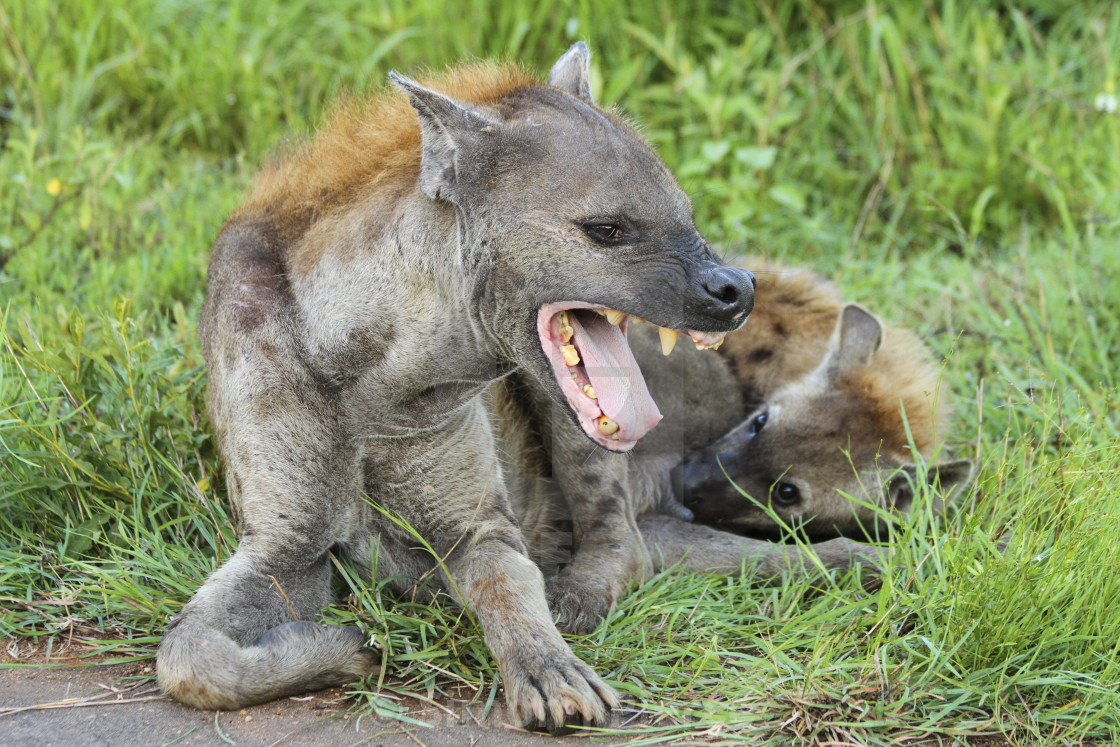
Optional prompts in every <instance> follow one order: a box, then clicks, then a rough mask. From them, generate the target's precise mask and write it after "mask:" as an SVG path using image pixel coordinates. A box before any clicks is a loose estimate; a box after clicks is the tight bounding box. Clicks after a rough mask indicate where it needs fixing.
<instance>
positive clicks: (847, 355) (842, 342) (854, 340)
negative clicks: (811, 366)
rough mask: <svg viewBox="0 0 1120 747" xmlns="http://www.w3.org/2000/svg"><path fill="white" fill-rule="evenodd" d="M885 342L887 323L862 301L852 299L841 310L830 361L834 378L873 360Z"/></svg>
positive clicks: (830, 375)
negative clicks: (862, 304) (854, 301)
mask: <svg viewBox="0 0 1120 747" xmlns="http://www.w3.org/2000/svg"><path fill="white" fill-rule="evenodd" d="M882 344H883V323H882V322H881V321H879V317H877V316H875V315H874V314H872V313H871V312H870V311H868V310H867V309H865V308H863V307H862V306H860V305H859V304H854V303H850V304H847V305H845V306H844V308H843V309H842V310H841V311H840V319H839V320H838V321H837V322H836V333H835V335H834V337H833V351H832V355H831V358H830V360H829V365H828V374H829V378H830V379H834V378H836V377H837V376H839V375H841V374H843V373H845V372H847V371H853V370H855V369H857V368H863V367H864V366H866V365H867V364H869V363H870V362H871V356H873V355H875V351H876V350H878V349H879V346H880V345H882Z"/></svg>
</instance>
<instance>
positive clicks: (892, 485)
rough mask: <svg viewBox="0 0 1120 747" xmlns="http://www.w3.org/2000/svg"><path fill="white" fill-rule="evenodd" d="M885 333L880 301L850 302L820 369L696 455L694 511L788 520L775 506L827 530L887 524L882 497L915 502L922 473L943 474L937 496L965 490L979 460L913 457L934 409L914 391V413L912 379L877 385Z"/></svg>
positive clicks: (760, 523)
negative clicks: (912, 444) (917, 435)
mask: <svg viewBox="0 0 1120 747" xmlns="http://www.w3.org/2000/svg"><path fill="white" fill-rule="evenodd" d="M883 334H884V331H883V327H882V324H881V323H880V321H879V320H878V319H877V318H876V317H875V316H874V315H872V314H871V313H870V312H868V311H866V310H864V309H863V308H861V307H859V306H856V305H854V304H849V305H847V306H845V307H844V309H843V310H842V311H841V314H840V319H839V320H838V322H837V331H836V333H835V334H834V336H833V342H832V344H831V348H830V351H829V353H828V354H827V355H826V356H825V358H824V360H823V361H822V363H821V364H820V366H818V368H817V369H816V370H814V371H813V372H812V373H811V374H809V375H808V376H805V377H804V378H802V379H800V380H798V381H795V382H792V383H790V384H789V385H787V386H785V387H784V388H782V389H780V390H778V391H776V392H775V393H774V394H773V395H771V396H769V397H767V399H766V401H765V402H763V404H762V405H761V406H760V407H759V408H757V409H756V410H755V411H754V412H753V413H752V414H751V415H750V416H749V417H748V418H747V419H746V420H745V421H744V422H743V423H742V424H741V425H739V426H738V427H736V428H735V429H734V430H732V431H731V432H730V433H728V434H727V435H726V436H724V437H723V438H721V439H720V440H719V441H717V442H715V443H714V444H712V445H711V446H708V447H706V448H704V449H700V450H698V451H696V452H693V453H692V454H690V455H689V456H688V457H686V459H685V461H684V463H683V464H682V465H681V466H680V467H679V468H678V469H677V470H676V471H675V473H674V481H675V483H676V487H677V489H678V490H679V491H680V492H681V494H682V495H681V497H682V499H683V501H684V504H685V505H686V506H687V507H688V508H690V509H691V510H692V511H693V512H694V514H695V515H696V520H697V521H700V522H703V523H706V524H714V525H718V526H723V527H726V528H728V529H732V530H735V531H738V532H741V533H745V534H751V535H756V536H768V537H773V536H775V535H777V534H779V533H780V531H781V530H780V527H779V526H778V525H777V524H776V523H775V522H774V520H773V518H772V517H771V516H770V515H769V513H768V510H767V509H770V510H772V511H773V512H774V513H775V514H776V515H777V516H778V517H779V518H781V519H782V520H783V522H784V523H786V524H787V525H789V526H799V527H801V529H802V531H803V532H804V533H805V534H806V535H807V536H808V537H809V538H811V539H813V540H814V541H819V540H823V539H829V538H833V537H837V536H849V537H861V536H867V535H875V534H877V533H879V532H881V531H884V530H885V529H886V526H884V524H885V522H882V518H881V517H882V516H883V512H882V511H879V510H876V509H875V508H872V506H876V507H878V508H880V509H886V510H887V512H888V514H889V513H895V514H898V515H904V514H906V513H907V512H908V511H909V510H910V508H911V505H912V503H913V499H914V496H915V489H916V481H917V480H919V479H925V480H928V481H929V483H930V484H931V485H938V484H939V486H940V491H939V492H938V491H934V493H933V495H935V496H940V497H943V498H944V500H951V499H952V498H954V497H956V495H957V494H959V493H960V492H961V490H963V488H965V487H966V486H967V485H968V483H969V482H970V480H971V479H972V463H971V462H970V461H968V460H957V461H946V462H939V463H935V464H929V465H928V466H927V468H926V469H925V470H924V471H923V470H920V469H919V468H918V466H917V465H915V464H914V463H913V462H912V461H910V460H909V459H908V454H909V448H908V441H909V439H910V438H912V437H913V432H916V431H921V430H932V427H931V425H927V424H925V423H923V422H920V419H921V418H927V419H928V418H930V417H932V414H931V412H930V409H929V407H928V406H925V407H922V406H920V405H917V404H915V403H914V402H913V401H911V402H910V403H909V404H910V407H908V408H906V409H907V419H906V420H904V419H903V412H902V411H903V409H904V407H906V404H907V403H906V402H905V398H904V397H902V396H900V395H899V392H900V391H901V390H902V389H904V388H905V385H906V382H893V383H892V382H887V386H886V387H885V388H884V387H883V386H882V382H881V381H880V383H879V386H876V385H875V383H874V379H873V378H872V376H871V374H874V373H875V372H874V371H873V370H871V369H872V368H873V367H874V366H875V365H876V362H875V360H874V357H875V353H876V351H877V350H878V349H879V347H880V345H881V343H882V340H883ZM920 365H921V364H920V363H917V362H912V363H911V364H910V367H911V368H914V367H917V366H920ZM908 430H911V435H909V436H908V435H907V432H908ZM929 443H930V444H932V439H930V441H929ZM732 483H734V484H732ZM736 486H737V487H736ZM938 500H940V498H938ZM940 508H942V506H940V505H938V506H934V509H935V510H937V509H940Z"/></svg>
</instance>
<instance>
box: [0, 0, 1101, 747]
mask: <svg viewBox="0 0 1120 747" xmlns="http://www.w3.org/2000/svg"><path fill="white" fill-rule="evenodd" d="M515 5H516V7H515ZM522 5H523V6H524V7H522ZM522 5H517V4H511V3H496V2H491V1H490V0H472V2H468V3H462V4H459V5H457V6H456V7H455V10H454V11H451V10H449V6H445V5H441V4H436V3H432V4H423V3H405V2H395V1H394V0H385V1H384V2H373V3H370V2H354V1H353V0H340V1H339V2H336V3H333V4H332V6H331V7H330V8H329V9H321V8H315V7H312V6H311V4H309V3H298V2H297V3H288V4H284V5H283V6H281V5H268V4H265V3H247V2H232V3H226V4H224V5H221V6H218V5H213V4H208V3H201V2H190V1H188V0H170V1H169V2H160V3H155V2H150V3H123V2H119V0H110V2H107V3H101V4H91V3H54V4H44V3H41V2H33V1H31V0H12V1H11V2H6V3H4V5H3V6H2V7H0V143H2V144H3V145H2V148H0V206H2V209H0V314H2V317H3V323H2V325H0V332H2V334H3V338H2V340H0V636H13V637H22V638H27V637H31V638H33V639H37V640H38V641H39V642H40V643H42V644H43V645H44V646H45V645H47V644H48V643H50V645H57V644H59V643H60V642H61V641H63V640H68V639H70V638H71V637H73V638H75V639H77V640H106V641H125V643H123V644H121V643H114V644H112V646H113V647H114V650H118V651H120V652H122V653H131V654H136V653H137V652H138V653H139V654H140V655H150V654H151V652H152V650H153V644H154V641H155V640H156V637H157V636H158V633H159V631H160V629H161V628H162V626H163V625H164V624H165V622H166V620H167V618H168V616H169V615H171V614H173V613H174V612H175V611H176V610H177V609H179V608H180V606H181V605H182V604H183V603H184V602H185V601H186V600H187V599H188V598H189V597H190V595H191V593H192V592H193V591H194V589H196V588H197V586H198V584H199V583H200V581H201V580H202V579H203V578H204V577H205V576H206V574H207V573H209V572H210V571H211V570H212V569H213V568H215V567H216V566H217V565H218V564H219V563H220V562H221V561H222V560H223V559H224V558H226V557H228V556H229V554H230V552H232V550H233V548H234V547H236V537H235V536H234V534H233V532H232V530H231V528H230V527H231V521H230V517H229V510H228V506H227V504H226V500H225V494H224V489H223V487H222V480H221V475H220V468H219V466H218V464H217V460H216V457H215V449H214V444H213V442H212V438H211V436H210V434H209V429H208V425H207V423H206V421H205V417H204V416H203V414H202V413H203V410H204V407H203V404H204V396H205V369H204V367H203V365H202V360H201V355H200V351H199V347H198V343H197V340H196V324H197V316H198V309H199V307H200V304H201V300H202V294H203V288H204V283H205V267H206V259H207V253H208V248H209V245H210V243H211V242H212V240H213V237H214V235H215V234H216V232H217V229H218V228H219V226H220V224H221V221H222V219H223V217H224V216H225V215H226V214H228V213H229V212H230V211H231V210H232V209H233V208H234V207H235V206H236V205H237V203H238V201H239V199H240V195H241V194H242V193H243V191H244V189H245V188H246V187H247V185H248V184H249V183H250V181H251V179H252V175H253V174H254V172H255V171H256V169H257V168H258V167H259V165H260V164H261V163H262V162H263V161H264V160H265V159H266V158H267V156H268V153H269V152H270V151H271V150H273V149H274V148H276V147H278V146H279V145H281V144H282V143H283V142H284V141H285V139H290V138H292V137H299V136H301V135H302V134H304V133H306V132H307V131H309V130H310V129H311V128H313V127H314V124H315V122H317V121H318V120H319V119H320V117H321V116H322V115H323V113H324V111H326V110H327V108H328V107H329V102H330V100H331V98H332V97H333V96H334V95H335V94H336V93H337V92H338V91H340V90H342V89H352V90H358V91H361V90H363V89H365V88H366V87H368V86H371V85H380V83H381V81H383V80H384V79H385V75H386V73H387V71H388V70H389V69H391V68H397V69H401V70H404V71H409V70H415V69H416V68H417V67H418V66H421V65H426V66H430V67H440V66H442V65H445V64H448V63H450V62H452V61H454V60H457V59H460V58H463V57H467V56H482V57H516V58H519V59H522V60H524V61H525V62H526V64H527V65H529V66H530V67H532V68H533V69H536V70H540V71H542V72H543V71H544V70H545V69H547V66H548V65H549V64H551V62H552V61H553V60H554V59H555V58H556V57H557V56H558V54H559V53H561V52H562V51H563V50H564V49H565V48H566V47H567V45H568V44H570V43H571V42H572V41H574V40H575V39H584V40H586V41H588V42H589V44H590V45H591V47H592V51H593V53H594V70H593V73H594V83H595V90H596V91H597V94H598V96H599V98H600V100H602V101H607V102H617V103H618V104H619V106H621V107H622V108H623V109H624V110H625V111H627V112H628V113H630V114H631V115H633V116H634V117H635V118H636V119H637V120H638V121H639V122H641V123H642V126H643V129H644V131H645V133H646V135H647V136H648V137H649V139H650V140H651V141H652V142H653V143H654V144H655V145H656V146H657V148H658V150H659V151H660V152H661V154H662V155H663V157H664V158H665V160H666V161H667V162H668V164H669V166H670V167H671V168H672V169H673V170H674V171H675V172H676V173H677V174H678V175H679V177H680V179H681V182H682V184H683V185H685V187H686V189H688V190H689V191H690V192H691V193H692V194H693V196H694V200H695V202H696V207H697V221H698V223H699V225H700V226H701V228H702V230H703V231H704V232H705V233H706V234H707V235H709V236H710V237H711V238H713V239H714V240H715V241H717V242H718V243H720V244H721V245H722V246H724V247H725V248H726V249H727V250H728V251H729V252H735V251H739V250H741V249H743V248H744V247H745V248H749V249H750V250H751V251H753V252H756V253H766V254H769V255H771V256H774V257H776V258H778V259H781V260H782V261H785V262H791V263H806V264H810V265H812V266H813V267H815V268H817V269H819V270H821V271H823V272H826V273H829V274H831V275H833V276H835V277H836V279H837V281H838V282H839V283H840V285H841V287H842V288H843V289H844V291H845V294H846V295H847V296H848V297H849V298H851V299H852V300H857V301H861V302H864V303H866V304H867V305H869V306H870V307H871V308H872V309H874V310H875V311H877V312H879V313H880V314H882V315H883V316H885V317H887V318H889V319H891V320H892V321H897V322H901V323H904V324H907V325H910V326H912V327H913V328H915V329H916V330H918V331H919V332H920V333H921V334H922V335H923V337H925V339H926V340H927V341H928V342H929V343H930V345H931V346H932V347H933V348H934V349H935V350H936V351H937V352H938V353H939V354H941V355H943V356H944V357H945V374H944V384H943V385H944V386H947V387H949V388H950V389H952V390H953V392H954V393H955V394H956V395H957V398H958V400H959V408H958V409H959V418H958V421H957V422H958V425H957V428H956V429H955V431H954V433H953V434H951V435H952V437H951V439H950V445H951V447H952V448H953V450H954V451H955V452H956V453H957V454H960V455H973V456H976V457H977V458H978V460H979V462H980V464H981V469H980V474H979V478H978V480H977V484H976V488H975V490H974V491H972V492H971V493H970V494H968V495H966V496H964V497H963V498H962V499H961V505H960V506H958V510H957V511H955V512H954V513H953V514H952V515H951V516H949V517H948V518H947V519H946V520H944V521H930V520H929V519H928V517H923V516H921V515H919V516H917V517H916V518H915V520H914V521H913V522H912V523H911V525H910V526H908V527H907V528H906V531H905V532H904V533H903V536H902V537H900V538H899V540H898V542H897V546H896V549H895V556H894V558H893V560H892V564H891V567H890V569H889V570H888V572H887V573H886V574H885V576H884V577H883V579H882V583H881V584H880V585H878V586H876V585H875V584H874V583H872V582H871V580H870V579H869V578H868V574H867V573H866V572H865V573H863V574H861V573H860V572H858V571H857V572H856V573H853V574H850V575H844V576H837V577H831V578H830V577H824V578H819V579H816V580H814V581H812V582H792V581H787V582H785V583H784V584H782V585H781V586H777V587H772V588H763V589H760V588H755V587H754V586H752V585H751V584H750V583H749V578H748V579H743V578H740V577H735V576H732V577H708V576H690V575H673V574H665V575H662V576H659V577H658V578H656V579H654V580H653V581H651V582H650V583H648V584H646V585H645V586H643V587H642V588H641V590H640V591H638V592H636V593H635V594H632V595H631V596H630V597H629V598H627V599H626V600H625V601H624V602H623V604H622V605H621V606H620V608H619V609H618V610H617V611H616V612H615V613H614V614H613V615H612V617H611V620H610V621H609V623H608V624H607V625H604V626H602V627H601V628H600V629H599V630H597V631H596V632H595V633H594V634H592V635H590V636H587V637H583V638H572V639H571V640H572V643H573V646H574V648H575V649H576V651H577V653H578V654H579V655H580V656H582V657H583V658H585V659H586V660H587V661H589V662H591V663H592V664H593V665H594V666H595V667H596V669H597V670H598V671H600V672H602V673H604V674H605V675H607V676H608V677H609V678H610V680H611V681H612V682H613V683H614V684H615V685H616V687H618V689H619V690H620V691H622V692H623V693H625V694H626V695H627V696H628V697H629V698H630V699H632V700H633V701H635V702H636V703H638V704H640V706H641V707H643V708H645V709H646V710H647V711H648V712H650V713H651V714H654V715H653V716H652V717H651V719H650V720H649V725H648V726H646V727H644V730H643V731H641V732H640V734H638V735H637V736H640V737H642V738H644V739H649V740H658V739H695V738H700V737H701V736H704V735H707V736H712V737H719V738H729V739H740V738H741V739H745V740H750V741H752V742H756V743H760V744H761V743H773V744H787V743H790V742H795V743H798V742H801V743H821V742H828V741H833V742H845V741H846V742H855V743H870V744H891V743H896V742H897V740H899V739H903V738H914V739H917V738H924V739H933V740H940V741H943V742H950V743H951V742H954V741H956V742H960V743H964V742H965V741H966V740H967V739H968V738H969V737H971V736H981V735H986V736H1002V737H1005V738H1007V739H1009V740H1011V741H1012V742H1014V743H1016V744H1050V743H1059V742H1061V741H1062V740H1066V741H1068V742H1070V743H1073V742H1077V741H1079V740H1085V739H1089V740H1094V739H1095V740H1102V741H1115V740H1118V739H1120V703H1118V702H1117V700H1118V698H1120V695H1118V693H1120V651H1118V650H1117V647H1118V645H1120V644H1118V643H1117V641H1120V581H1117V580H1116V579H1118V578H1120V542H1117V535H1118V532H1120V488H1118V487H1117V480H1116V477H1117V475H1118V474H1120V373H1118V370H1120V238H1118V234H1120V232H1118V230H1117V229H1118V228H1120V158H1117V156H1116V154H1117V153H1120V116H1117V115H1115V114H1109V113H1107V112H1104V111H1098V110H1097V108H1096V107H1095V105H1094V102H1095V101H1096V99H1097V97H1098V94H1102V93H1104V94H1112V95H1117V94H1120V90H1118V89H1120V59H1117V57H1118V55H1120V53H1118V52H1117V50H1120V12H1117V10H1116V9H1115V7H1113V6H1112V5H1110V4H1105V3H1101V4H1099V5H1093V4H1090V5H1088V6H1085V5H1077V6H1073V5H1072V4H1071V5H1070V7H1069V8H1065V9H1063V8H1061V7H1060V5H1059V4H1050V3H1041V2H1023V3H1017V4H1016V3H961V2H948V1H947V2H936V1H935V0H928V1H927V2H916V1H910V2H899V3H889V4H888V3H882V4H877V3H858V2H837V3H830V4H825V5H823V6H822V5H818V4H816V3H813V2H809V1H808V0H802V1H796V2H788V3H780V4H779V3H775V4H770V3H760V4H757V5H756V4H745V3H724V2H709V3H693V4H690V5H689V6H688V7H687V8H683V9H682V8H679V7H677V6H679V5H682V4H680V3H669V2H657V1H656V0H639V1H638V2H634V3H621V2H615V1H613V0H599V1H598V2H595V3H589V2H581V1H576V0H569V1H567V2H564V1H562V0H551V1H547V0H546V2H542V3H538V4H536V5H533V6H530V5H524V4H522ZM748 5H749V7H742V6H748ZM54 180H57V181H54ZM1009 528H1010V529H1011V531H1012V534H1011V541H1010V545H1009V547H1008V549H1007V551H1006V552H1005V553H1003V554H999V553H996V552H994V551H993V549H992V547H993V540H994V539H995V538H998V537H1000V536H1001V535H1002V534H1003V533H1004V531H1006V530H1007V529H1009ZM342 570H346V569H342ZM343 587H344V588H343V589H342V601H341V603H340V604H339V605H338V606H336V607H334V608H332V609H330V610H328V611H327V613H326V618H327V619H329V620H331V621H334V622H342V623H355V622H358V623H360V624H362V625H364V626H366V628H367V629H368V630H369V631H371V632H372V633H373V634H374V636H375V639H376V641H377V642H378V644H379V645H380V646H381V647H382V650H383V651H384V658H385V663H386V665H387V666H386V667H385V669H384V671H383V674H382V677H381V678H380V679H379V680H378V681H375V682H369V683H365V686H364V687H362V688H360V689H361V692H363V693H364V695H361V696H359V697H358V704H359V707H361V708H369V709H372V710H374V711H376V712H379V713H382V714H388V715H396V716H398V717H399V716H400V715H401V714H400V708H399V706H397V705H395V704H394V702H393V701H392V700H391V699H389V698H387V697H386V694H392V693H399V692H408V693H413V694H419V695H422V696H424V697H437V696H439V695H440V694H441V693H452V692H455V693H458V694H460V695H462V694H463V693H464V692H465V693H468V694H471V697H474V698H475V699H476V700H477V701H478V708H477V709H473V708H472V709H473V711H474V712H475V713H476V715H478V714H479V713H480V712H481V711H482V710H485V709H486V708H487V704H489V707H490V708H491V709H494V708H500V707H501V698H500V696H497V695H496V693H497V690H496V689H495V677H496V672H495V669H494V664H493V660H492V658H491V657H490V654H489V652H488V651H487V649H486V648H485V646H484V644H483V642H482V638H481V635H480V633H479V630H478V628H477V626H476V624H475V623H474V622H473V620H472V619H471V618H470V616H469V615H466V614H464V613H462V612H461V611H460V610H458V609H456V608H454V607H452V606H448V605H433V606H421V605H415V604H411V603H408V602H406V601H402V600H399V599H394V598H392V597H391V596H390V595H388V594H383V593H382V590H381V589H378V588H367V587H366V586H364V585H363V584H361V582H359V581H357V580H354V579H353V578H349V582H348V583H344V584H343ZM347 594H348V596H347Z"/></svg>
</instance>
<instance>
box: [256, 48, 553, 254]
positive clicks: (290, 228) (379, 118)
mask: <svg viewBox="0 0 1120 747" xmlns="http://www.w3.org/2000/svg"><path fill="white" fill-rule="evenodd" d="M420 82H421V83H423V84H424V85H425V86H428V87H430V88H433V89H435V90H438V91H441V92H443V93H446V94H448V95H450V96H453V97H455V98H456V99H458V100H459V101H463V102H466V103H470V104H477V105H488V104H492V103H494V102H496V101H497V100H498V99H500V98H501V97H503V96H505V95H506V94H508V93H510V92H511V91H514V90H516V89H518V88H522V87H525V86H530V85H534V84H536V83H537V81H536V80H535V79H534V78H533V77H532V76H530V75H529V74H528V73H526V72H524V71H523V70H522V69H521V68H520V67H518V66H516V65H508V64H507V65H499V64H494V63H487V62H479V63H474V64H469V65H462V66H458V67H454V68H450V69H448V70H447V71H446V72H444V73H443V74H440V75H430V76H425V77H423V78H421V79H420ZM419 170H420V125H419V122H418V120H417V118H416V111H415V110H414V109H413V108H412V106H411V105H410V104H409V101H408V97H407V96H405V95H404V94H403V93H401V92H400V91H398V90H397V89H396V88H393V87H391V86H385V87H382V88H381V89H380V90H379V91H377V92H376V93H374V94H373V95H372V96H370V97H369V98H366V99H358V98H356V97H354V96H346V97H343V98H342V99H341V100H340V101H339V102H338V103H337V104H336V105H335V107H334V110H333V112H332V113H331V114H330V116H329V117H328V118H327V119H326V121H325V122H324V123H323V125H322V126H321V127H320V129H319V131H318V132H317V133H316V134H315V136H314V137H313V138H311V139H310V140H309V141H306V142H304V143H303V144H302V145H299V146H297V147H296V148H295V149H294V150H292V151H291V152H289V153H287V154H284V155H282V156H281V157H279V158H278V159H277V160H276V161H275V162H274V163H273V164H271V165H270V166H268V167H266V168H265V169H264V170H263V171H262V173H261V175H260V177H259V178H258V179H257V182H256V184H255V185H254V187H253V190H252V192H251V193H250V196H249V199H248V200H247V201H246V203H245V205H244V206H243V207H242V209H241V210H240V211H239V214H240V215H242V216H246V214H250V215H262V214H267V215H269V216H270V217H271V218H272V219H273V220H275V221H278V222H280V223H281V224H282V225H278V226H276V228H277V229H279V231H280V233H281V234H282V235H284V236H286V237H287V238H289V239H290V238H293V237H295V236H297V235H299V234H300V233H302V230H306V228H307V226H309V225H310V224H311V223H313V222H314V221H315V220H317V219H318V218H319V217H321V216H322V215H324V214H326V213H328V212H330V211H331V210H332V209H333V208H335V207H337V206H340V205H347V204H350V203H351V202H353V201H354V199H355V198H356V197H357V195H359V194H360V193H361V192H364V191H366V190H368V189H371V188H373V187H375V186H376V185H381V186H383V187H388V186H389V185H390V184H393V183H399V182H400V181H401V179H402V177H408V178H410V179H413V178H415V176H416V175H417V174H418V173H419Z"/></svg>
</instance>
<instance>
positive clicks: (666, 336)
mask: <svg viewBox="0 0 1120 747" xmlns="http://www.w3.org/2000/svg"><path fill="white" fill-rule="evenodd" d="M657 334H659V335H661V354H662V355H668V354H669V353H671V352H673V348H675V347H676V346H677V331H676V330H675V329H665V328H664V327H658V328H657Z"/></svg>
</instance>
